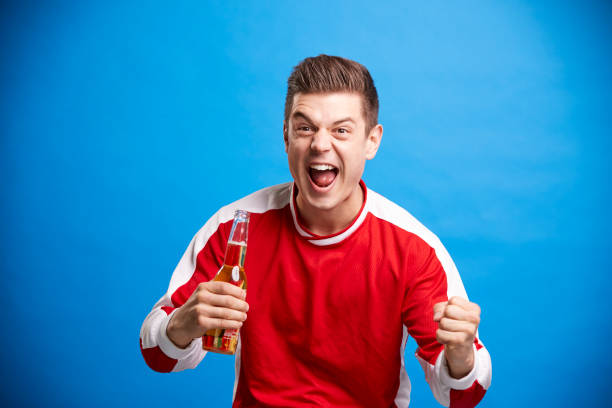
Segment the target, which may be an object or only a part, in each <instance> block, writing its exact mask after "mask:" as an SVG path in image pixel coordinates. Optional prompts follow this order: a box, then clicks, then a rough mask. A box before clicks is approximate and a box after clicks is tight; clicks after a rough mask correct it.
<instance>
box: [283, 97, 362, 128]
mask: <svg viewBox="0 0 612 408" xmlns="http://www.w3.org/2000/svg"><path fill="white" fill-rule="evenodd" d="M362 100H363V98H362V96H361V95H360V94H358V93H352V92H330V93H307V94H304V93H297V94H295V95H294V97H293V106H292V107H291V113H290V115H289V117H290V119H292V118H293V117H294V116H295V115H296V114H297V113H302V114H304V115H306V116H307V117H308V118H309V119H311V120H313V121H317V122H321V123H328V122H329V123H333V122H335V121H337V120H338V119H343V118H351V119H352V120H353V121H355V122H356V123H360V122H364V123H365V119H364V117H363V104H362Z"/></svg>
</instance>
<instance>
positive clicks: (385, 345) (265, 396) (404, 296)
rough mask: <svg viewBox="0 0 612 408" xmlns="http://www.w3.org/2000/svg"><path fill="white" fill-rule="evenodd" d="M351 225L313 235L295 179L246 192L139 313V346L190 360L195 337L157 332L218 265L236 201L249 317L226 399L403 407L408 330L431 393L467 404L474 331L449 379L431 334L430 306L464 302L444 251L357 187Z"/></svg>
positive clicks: (477, 372)
mask: <svg viewBox="0 0 612 408" xmlns="http://www.w3.org/2000/svg"><path fill="white" fill-rule="evenodd" d="M361 186H362V188H363V190H364V193H365V194H364V196H365V197H366V199H365V200H364V204H363V206H362V208H361V210H360V212H359V214H358V216H357V217H356V218H355V220H354V221H353V222H352V224H351V225H349V226H348V227H347V228H346V229H345V230H343V231H341V232H339V233H337V234H334V235H330V236H325V237H321V236H316V235H315V234H312V233H310V232H309V231H308V230H307V229H306V228H305V227H304V226H303V225H301V224H300V222H299V217H298V216H297V212H296V206H295V191H294V185H293V183H287V184H283V185H278V186H273V187H269V188H267V189H264V190H260V191H258V192H256V193H253V194H251V195H249V196H247V197H245V198H243V199H241V200H239V201H237V202H235V203H233V204H231V205H229V206H226V207H223V208H222V209H221V210H219V211H218V212H217V214H215V215H214V216H213V217H212V218H211V219H210V220H209V221H208V222H207V223H206V224H205V225H204V227H203V228H202V229H201V230H200V231H199V232H198V233H197V234H196V236H195V237H194V239H193V240H192V242H191V244H190V246H189V248H188V249H187V251H186V253H185V255H184V256H183V258H182V259H181V261H180V262H179V265H178V266H177V268H176V270H175V272H174V274H173V276H172V279H171V282H170V288H169V290H168V292H167V293H166V295H165V296H164V297H162V299H161V300H160V301H159V302H158V303H157V304H156V305H155V307H154V308H153V310H152V312H151V313H150V314H149V316H147V319H146V320H145V322H144V323H143V327H142V331H141V347H142V351H143V355H144V357H145V360H146V361H147V363H148V364H149V365H150V366H151V367H152V368H153V369H155V370H157V371H178V370H181V369H184V368H192V367H195V366H196V365H197V364H198V363H199V362H200V361H201V360H202V358H203V357H204V355H205V352H204V351H203V350H202V348H201V339H196V340H194V341H193V342H192V344H191V345H190V346H188V347H187V349H179V348H177V347H176V346H174V344H172V342H171V341H170V340H169V339H168V338H167V336H166V333H165V328H166V326H167V322H168V320H169V318H170V314H171V313H172V311H173V310H174V309H175V308H177V307H180V306H181V305H183V304H184V302H185V301H186V300H187V299H188V298H189V296H191V294H192V293H193V290H194V289H195V288H196V286H197V285H198V284H199V283H200V282H205V281H209V280H211V279H212V278H213V277H214V275H215V274H216V272H217V271H218V270H219V268H220V267H221V265H222V264H223V257H224V254H225V247H226V244H227V239H228V236H229V232H230V228H231V225H232V219H233V213H234V210H236V209H244V210H247V211H249V212H251V216H250V222H249V232H248V234H249V239H248V249H247V254H246V261H245V270H246V274H247V284H248V287H247V299H246V300H247V302H248V303H249V306H250V308H249V312H248V318H247V320H246V321H245V323H244V325H243V326H242V329H241V331H240V343H239V349H238V352H237V355H236V383H235V392H234V403H233V406H234V407H249V406H269V407H288V406H317V407H321V406H330V407H339V406H347V407H348V406H363V407H389V406H398V407H406V406H408V402H409V396H410V381H409V379H408V376H407V374H406V371H405V369H404V362H403V356H404V347H405V344H406V339H407V336H408V335H411V336H412V337H413V338H414V339H415V340H416V342H417V344H418V346H419V348H418V350H417V352H416V356H417V358H418V359H419V362H420V363H421V365H422V366H423V369H424V370H425V375H426V378H427V381H428V383H429V384H430V386H431V388H432V391H433V392H434V395H435V397H436V398H437V399H438V401H439V402H440V403H442V404H443V405H445V406H449V405H450V406H451V407H464V406H465V407H472V406H475V405H476V404H477V403H478V402H479V401H480V399H481V398H482V396H483V395H484V393H485V390H486V389H487V388H488V386H489V384H490V380H491V363H490V357H489V355H488V353H487V351H486V349H485V348H484V347H483V345H482V343H481V342H480V341H479V340H478V339H477V340H476V341H475V345H474V347H475V350H476V364H475V367H474V370H472V372H471V373H470V374H468V375H467V376H466V377H464V378H463V379H459V380H455V379H452V378H451V377H450V376H449V375H448V369H447V368H446V363H445V359H444V358H443V346H442V345H441V344H439V343H438V342H437V341H436V335H435V332H436V330H437V323H435V322H434V321H433V305H434V304H435V303H437V302H440V301H445V300H447V299H448V298H449V297H451V296H454V295H458V296H462V297H464V298H467V295H466V294H465V290H464V289H463V285H462V283H461V279H460V277H459V274H458V272H457V269H456V267H455V265H454V264H453V262H452V260H451V258H450V256H449V255H448V253H447V252H446V250H445V249H444V247H443V246H442V244H441V243H440V241H439V240H438V239H437V237H436V236H435V235H433V234H432V233H431V232H430V231H428V230H427V229H426V228H425V227H423V226H422V225H421V224H420V223H419V222H418V221H417V220H416V219H415V218H414V217H412V216H411V215H410V214H409V213H408V212H407V211H405V210H403V209H402V208H400V207H399V206H397V205H395V204H393V203H392V202H390V201H389V200H387V199H385V198H384V197H382V196H380V195H379V194H376V193H375V192H373V191H372V190H369V189H367V188H366V186H365V184H364V183H363V182H361Z"/></svg>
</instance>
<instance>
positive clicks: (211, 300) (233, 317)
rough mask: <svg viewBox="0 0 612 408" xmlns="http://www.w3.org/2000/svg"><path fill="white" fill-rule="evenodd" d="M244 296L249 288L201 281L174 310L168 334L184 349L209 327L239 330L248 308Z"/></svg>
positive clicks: (167, 330)
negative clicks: (183, 302)
mask: <svg viewBox="0 0 612 408" xmlns="http://www.w3.org/2000/svg"><path fill="white" fill-rule="evenodd" d="M245 299H246V291H244V290H242V289H240V288H239V287H238V286H235V285H232V284H231V283H227V282H216V281H210V282H204V283H200V284H199V285H198V287H197V288H196V289H195V290H194V291H193V293H192V294H191V296H190V297H189V299H187V301H186V302H185V304H184V305H183V306H181V307H179V308H178V309H177V311H176V312H174V314H173V315H172V318H171V319H170V321H169V322H168V327H167V328H166V334H167V335H168V338H169V339H170V340H171V341H172V342H173V343H174V344H176V345H177V346H178V347H180V348H185V347H187V346H188V345H189V343H191V341H192V340H193V339H195V338H198V337H202V336H203V335H204V333H206V332H207V331H208V330H210V329H239V328H240V327H242V322H244V321H245V320H246V317H247V315H246V312H247V311H248V310H249V305H248V304H247V303H246V302H245V301H244V300H245Z"/></svg>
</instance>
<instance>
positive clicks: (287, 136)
mask: <svg viewBox="0 0 612 408" xmlns="http://www.w3.org/2000/svg"><path fill="white" fill-rule="evenodd" d="M283 139H284V140H285V153H287V148H288V144H289V131H288V130H287V122H286V121H284V120H283Z"/></svg>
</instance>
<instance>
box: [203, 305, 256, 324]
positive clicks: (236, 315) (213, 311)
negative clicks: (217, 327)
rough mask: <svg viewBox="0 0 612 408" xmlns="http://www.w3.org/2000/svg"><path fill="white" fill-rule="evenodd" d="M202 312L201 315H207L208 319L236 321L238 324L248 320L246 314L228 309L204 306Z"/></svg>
mask: <svg viewBox="0 0 612 408" xmlns="http://www.w3.org/2000/svg"><path fill="white" fill-rule="evenodd" d="M200 311H201V314H204V315H206V317H213V318H219V319H224V320H235V321H238V322H244V321H245V320H246V319H247V314H246V313H244V312H239V311H237V310H234V309H228V308H226V307H215V306H202V308H201V309H200Z"/></svg>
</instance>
